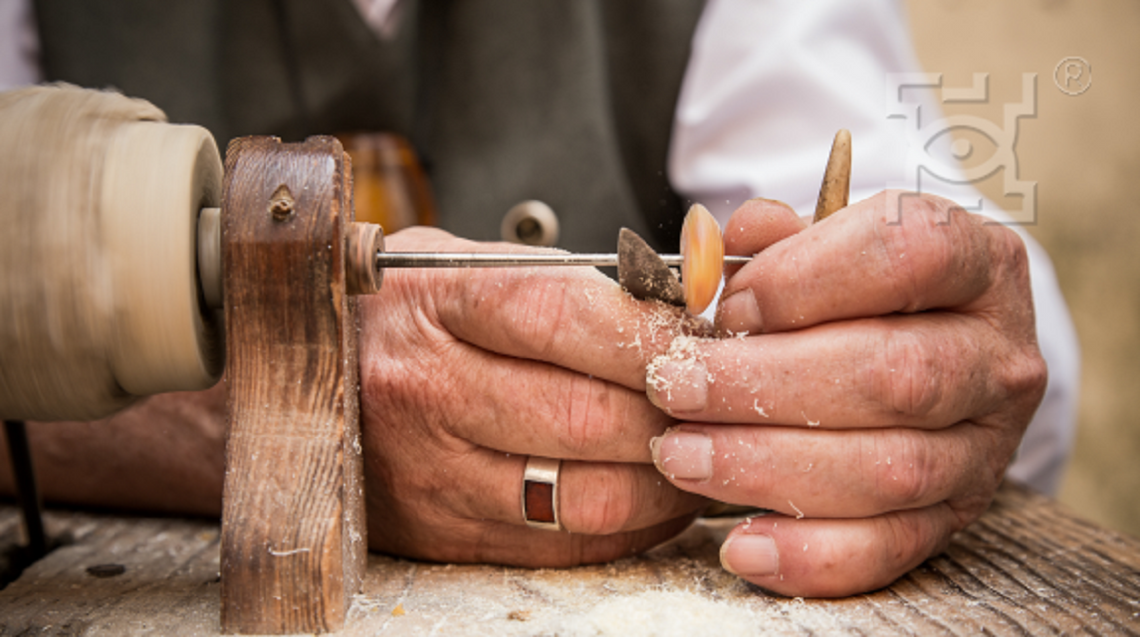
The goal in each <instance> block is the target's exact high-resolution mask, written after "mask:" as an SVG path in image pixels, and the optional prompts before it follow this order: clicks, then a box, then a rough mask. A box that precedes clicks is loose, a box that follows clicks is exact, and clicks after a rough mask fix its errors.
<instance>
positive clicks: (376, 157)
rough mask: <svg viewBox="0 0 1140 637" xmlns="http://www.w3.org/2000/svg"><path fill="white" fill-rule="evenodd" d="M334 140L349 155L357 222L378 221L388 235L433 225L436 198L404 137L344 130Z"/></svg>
mask: <svg viewBox="0 0 1140 637" xmlns="http://www.w3.org/2000/svg"><path fill="white" fill-rule="evenodd" d="M337 139H339V140H340V142H341V144H342V145H344V150H345V152H347V153H348V155H349V156H350V157H351V158H352V180H353V197H354V199H355V201H356V220H357V221H362V222H368V223H378V224H380V225H381V226H383V228H384V231H385V232H387V233H388V234H391V233H393V232H396V231H397V230H401V229H403V228H407V227H408V226H432V225H435V222H436V207H435V199H434V198H433V197H432V194H431V188H430V186H429V184H428V179H427V176H426V175H425V174H424V170H423V168H422V166H421V165H420V161H419V158H418V157H417V156H416V151H415V149H413V148H412V146H411V144H409V143H408V141H407V140H406V139H404V138H403V137H401V136H399V135H395V134H392V133H345V134H341V135H337Z"/></svg>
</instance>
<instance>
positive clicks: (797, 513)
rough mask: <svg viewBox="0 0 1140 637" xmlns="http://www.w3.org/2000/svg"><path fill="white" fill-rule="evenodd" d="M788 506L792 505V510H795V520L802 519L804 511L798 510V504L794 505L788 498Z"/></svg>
mask: <svg viewBox="0 0 1140 637" xmlns="http://www.w3.org/2000/svg"><path fill="white" fill-rule="evenodd" d="M788 506H790V507H792V510H793V511H795V512H796V519H797V520H802V519H804V512H803V511H800V508H799V507H798V506H796V505H795V503H794V502H792V501H791V500H788Z"/></svg>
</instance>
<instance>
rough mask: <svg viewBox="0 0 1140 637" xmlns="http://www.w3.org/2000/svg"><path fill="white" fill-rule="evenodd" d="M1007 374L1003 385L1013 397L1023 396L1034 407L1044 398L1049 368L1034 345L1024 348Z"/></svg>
mask: <svg viewBox="0 0 1140 637" xmlns="http://www.w3.org/2000/svg"><path fill="white" fill-rule="evenodd" d="M1024 350H1025V351H1024V353H1023V354H1022V355H1021V356H1019V357H1018V358H1017V360H1016V362H1014V363H1013V364H1012V365H1010V368H1011V371H1010V372H1009V373H1008V374H1007V378H1006V381H1005V385H1006V388H1007V391H1008V392H1009V393H1010V394H1011V395H1013V396H1023V397H1026V398H1027V399H1029V400H1031V401H1032V402H1033V405H1034V407H1036V405H1037V403H1039V402H1040V401H1041V399H1042V398H1044V396H1045V389H1046V387H1047V386H1048V384H1049V366H1048V364H1047V363H1046V362H1045V358H1044V357H1043V356H1042V355H1041V350H1040V349H1038V347H1037V346H1036V345H1035V344H1032V345H1028V346H1026V347H1025V348H1024Z"/></svg>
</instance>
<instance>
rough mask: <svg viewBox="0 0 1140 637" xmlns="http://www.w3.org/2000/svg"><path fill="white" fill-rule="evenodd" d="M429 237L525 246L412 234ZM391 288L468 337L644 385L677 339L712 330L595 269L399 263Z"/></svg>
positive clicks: (456, 244)
mask: <svg viewBox="0 0 1140 637" xmlns="http://www.w3.org/2000/svg"><path fill="white" fill-rule="evenodd" d="M404 232H407V231H404ZM401 234H403V233H401ZM424 237H427V238H430V239H432V240H434V242H436V243H438V242H439V241H441V240H446V242H447V243H448V244H449V246H451V247H449V248H448V249H450V250H455V251H463V252H477V251H487V250H496V251H499V250H503V251H508V250H509V251H520V250H527V249H526V248H521V247H520V246H513V245H509V244H480V243H474V242H468V241H463V240H459V239H455V238H453V237H451V236H450V235H446V234H445V233H442V232H438V231H427V230H418V231H417V232H416V233H415V234H413V235H412V238H413V239H416V240H417V241H419V242H421V243H422V238H424ZM413 246H415V243H413ZM401 249H403V248H401ZM421 249H422V248H421ZM530 250H533V249H530ZM385 286H388V287H389V288H392V287H403V288H406V289H407V290H409V293H414V294H416V295H417V299H416V303H418V304H420V305H427V306H430V307H424V308H423V309H424V310H425V311H424V313H423V314H422V316H423V317H424V318H426V319H427V320H431V321H434V322H436V323H437V326H438V327H439V328H442V329H443V330H445V331H446V332H448V333H450V334H451V335H453V336H454V337H456V338H458V339H460V340H462V341H465V342H467V343H470V344H472V345H475V346H477V347H480V348H483V349H486V350H488V351H491V352H495V353H498V354H503V355H506V356H513V357H517V358H523V359H528V360H535V361H542V362H546V363H551V364H554V365H557V366H559V367H563V368H566V369H570V370H574V371H577V372H579V373H582V374H587V375H591V376H594V377H597V378H601V379H604V380H607V381H610V382H613V383H617V384H619V385H622V386H625V387H628V388H630V389H634V390H638V391H644V389H645V366H646V364H647V363H648V362H649V361H650V360H652V359H653V358H654V357H655V356H657V355H659V354H661V353H662V352H664V351H666V350H667V349H668V348H669V345H670V343H671V342H672V341H673V339H674V338H675V337H677V336H679V335H683V334H691V333H698V332H704V331H708V330H709V326H708V325H707V323H706V322H704V321H702V320H701V319H697V318H694V317H692V316H690V315H688V314H687V313H685V312H684V311H683V310H680V309H678V308H674V307H672V306H668V305H666V304H663V303H659V302H655V301H638V300H636V299H634V298H633V297H631V296H630V295H629V294H627V293H626V292H625V291H624V290H622V289H621V287H620V286H619V285H618V284H617V283H616V282H615V281H613V280H612V279H610V278H609V277H607V276H605V275H604V274H602V273H601V272H600V271H599V270H597V269H596V268H592V267H543V268H540V267H530V268H495V269H488V268H472V269H455V270H437V271H424V270H419V271H417V270H402V271H393V272H391V273H389V274H388V278H387V279H386V281H385Z"/></svg>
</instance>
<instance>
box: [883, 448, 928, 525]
mask: <svg viewBox="0 0 1140 637" xmlns="http://www.w3.org/2000/svg"><path fill="white" fill-rule="evenodd" d="M888 453H889V454H890V455H888V456H887V457H886V458H885V459H884V458H880V459H879V460H878V463H877V465H876V466H875V469H877V476H876V484H877V485H878V490H879V497H880V498H882V499H883V500H884V501H885V502H886V504H888V506H890V507H891V508H912V507H915V506H923V505H926V504H929V502H928V500H929V499H931V492H932V485H934V484H935V483H936V482H937V479H936V477H935V475H934V473H935V472H936V467H934V466H933V463H932V462H931V456H930V452H929V449H928V447H927V446H926V445H924V444H922V443H921V441H920V440H917V439H916V436H915V435H911V434H904V438H903V440H902V444H901V445H898V446H896V447H895V449H894V450H893V451H892V452H888Z"/></svg>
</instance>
